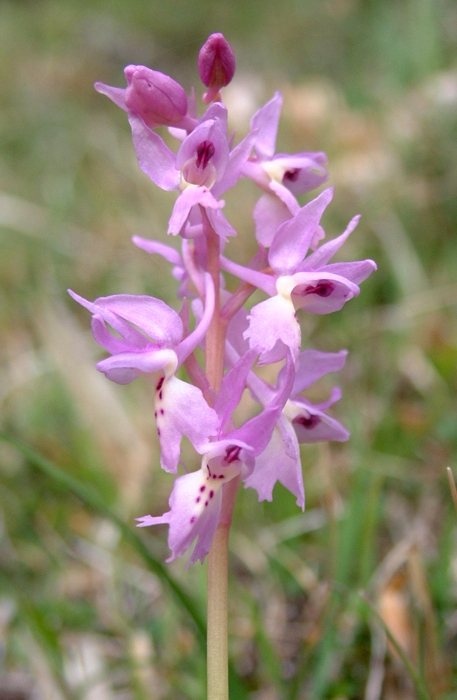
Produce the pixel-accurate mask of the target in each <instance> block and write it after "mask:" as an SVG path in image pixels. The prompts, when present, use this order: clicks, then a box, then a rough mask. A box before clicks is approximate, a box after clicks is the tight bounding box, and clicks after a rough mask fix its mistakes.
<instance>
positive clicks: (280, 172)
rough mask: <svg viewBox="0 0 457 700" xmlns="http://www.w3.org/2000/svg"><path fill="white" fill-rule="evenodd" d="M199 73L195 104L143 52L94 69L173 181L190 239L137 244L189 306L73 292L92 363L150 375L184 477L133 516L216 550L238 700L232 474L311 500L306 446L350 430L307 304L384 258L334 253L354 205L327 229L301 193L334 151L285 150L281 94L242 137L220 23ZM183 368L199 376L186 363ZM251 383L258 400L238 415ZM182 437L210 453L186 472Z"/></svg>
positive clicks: (173, 458) (231, 63)
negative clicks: (236, 201) (105, 76)
mask: <svg viewBox="0 0 457 700" xmlns="http://www.w3.org/2000/svg"><path fill="white" fill-rule="evenodd" d="M198 71H199V75H200V77H201V79H202V82H203V84H204V85H205V86H206V88H208V89H207V91H205V92H204V94H203V95H202V100H203V103H204V105H205V110H204V111H203V114H202V116H201V117H198V116H197V108H196V103H195V93H194V92H193V91H192V92H191V93H189V97H187V95H186V93H185V91H184V89H183V88H182V86H181V85H179V84H178V83H177V82H176V81H174V80H173V79H172V78H170V77H169V76H166V75H164V74H163V73H160V72H158V71H154V70H152V69H150V68H147V67H145V66H133V65H131V66H127V68H126V69H125V76H126V80H127V87H126V88H118V87H112V86H108V85H105V84H104V83H96V89H97V90H98V91H99V92H100V93H102V94H104V95H106V96H108V97H109V98H110V99H111V100H112V101H113V102H114V103H115V104H116V105H117V106H119V107H120V108H121V109H123V110H124V111H126V112H127V114H128V119H129V122H130V126H131V129H132V138H133V146H134V148H135V151H136V155H137V158H138V163H139V166H140V168H141V170H143V172H144V173H145V174H146V175H147V176H148V177H149V178H150V180H151V181H152V182H153V183H154V184H155V185H156V186H158V187H159V188H161V189H163V190H166V191H176V192H177V193H178V197H177V199H176V201H175V204H174V206H173V210H172V212H171V216H170V219H169V223H168V229H167V232H168V233H169V234H172V235H173V236H178V235H179V237H180V241H181V247H180V250H178V249H177V248H175V247H173V246H171V245H168V244H165V243H164V242H163V241H157V240H147V239H145V238H140V237H139V236H134V238H133V242H134V243H135V245H137V246H138V247H139V248H140V249H142V250H144V251H145V252H147V253H148V254H152V255H155V254H158V255H160V256H162V258H163V259H164V260H165V262H166V263H167V264H169V265H171V270H172V274H173V276H174V278H175V279H176V280H177V281H178V283H179V288H178V290H177V297H178V299H179V300H180V302H181V303H182V306H181V310H180V311H179V313H178V312H177V311H175V310H174V309H173V308H171V306H168V305H167V304H165V303H164V302H163V301H161V300H160V299H157V298H155V297H151V296H144V295H143V296H142V295H132V294H118V295H113V296H107V297H100V298H98V299H96V300H95V301H93V302H91V301H88V300H86V299H85V298H83V297H82V296H79V295H78V294H76V293H75V292H71V291H70V294H71V296H72V297H73V299H75V300H76V301H77V302H78V303H79V304H81V305H82V306H83V307H85V308H86V309H88V310H89V311H90V312H91V314H92V331H93V335H94V338H95V340H96V341H97V343H98V344H99V345H100V346H101V347H102V348H104V350H105V351H107V353H108V355H109V356H108V357H105V358H104V359H102V360H100V361H99V362H98V363H97V369H98V370H99V371H101V372H103V373H104V374H105V376H106V377H107V378H108V379H110V380H111V381H114V382H117V383H118V384H128V383H129V382H131V381H133V380H134V379H135V378H137V377H140V376H141V377H143V378H144V379H146V380H147V381H148V382H149V383H150V384H151V385H152V397H151V402H152V403H153V405H154V415H155V420H156V425H157V433H158V437H159V443H160V450H161V458H160V462H161V466H162V467H163V469H164V470H165V471H167V472H169V473H171V474H172V475H176V476H173V478H174V483H173V486H172V488H171V494H170V498H169V510H168V511H166V512H165V513H163V514H162V515H144V516H142V517H139V518H137V521H138V526H139V527H146V526H149V525H163V524H166V525H168V526H169V532H168V544H169V547H170V550H171V555H170V558H169V560H168V561H172V560H174V559H176V558H178V557H181V556H182V555H184V554H185V553H186V552H188V550H190V549H191V548H192V547H193V551H192V552H191V554H190V558H189V563H195V562H196V561H200V562H203V561H204V560H205V559H206V557H208V559H209V566H208V634H209V637H208V679H209V680H208V698H209V700H216V699H217V700H228V690H227V688H228V685H227V664H226V659H225V657H226V635H227V601H226V598H225V597H224V596H222V599H221V596H220V591H221V590H222V591H223V590H225V589H226V580H225V576H226V574H225V572H226V569H227V558H228V544H227V542H228V532H229V528H230V524H231V520H232V514H233V508H234V504H235V499H236V495H237V490H238V486H239V484H240V483H243V484H244V487H245V488H253V489H254V490H255V491H256V492H257V495H258V498H259V500H271V499H272V497H273V489H274V487H275V484H276V483H278V482H279V483H281V484H283V485H284V486H285V487H286V488H287V489H289V491H291V492H292V493H293V494H294V495H295V497H296V499H297V505H298V506H299V507H301V508H304V505H305V493H304V483H303V474H302V469H301V462H300V444H302V443H311V442H317V441H327V440H333V441H345V440H347V439H348V437H349V433H348V431H347V430H346V428H345V427H344V426H343V425H342V424H341V423H340V422H339V421H338V420H337V419H336V418H333V417H332V416H331V415H329V414H328V409H329V408H330V407H331V406H332V405H333V404H334V403H335V402H336V401H338V400H339V399H340V397H341V391H340V390H339V389H338V388H334V389H333V390H332V392H331V394H330V397H329V398H328V399H327V400H326V401H324V402H321V403H319V404H315V403H312V402H311V401H310V400H309V399H308V398H306V396H305V395H304V394H303V392H305V391H306V390H307V389H308V388H309V387H310V386H311V385H312V384H313V383H314V382H316V381H317V380H319V379H320V378H321V377H323V376H324V375H326V374H328V373H330V372H335V371H338V370H340V369H341V368H342V367H343V365H344V363H345V360H346V355H347V352H346V351H345V350H341V351H340V352H332V353H329V352H321V351H318V350H314V349H311V348H305V349H303V348H302V333H301V328H300V324H299V321H298V319H297V311H298V310H303V311H307V312H309V313H313V314H327V313H331V312H335V311H339V310H340V309H342V308H343V306H344V304H345V303H346V302H347V301H349V300H350V299H352V298H353V297H355V296H357V295H358V294H359V292H360V288H359V285H360V283H361V282H362V281H363V280H365V279H366V278H367V277H368V276H369V275H370V274H371V273H372V272H373V271H374V270H375V269H376V265H375V263H374V262H373V261H372V260H361V261H354V262H333V263H332V262H330V261H331V259H332V257H333V256H334V255H335V253H336V252H337V251H338V250H339V248H340V247H341V246H342V245H343V243H344V241H345V240H346V239H347V238H348V236H349V235H350V234H351V233H352V231H353V230H354V229H355V227H356V226H357V223H358V221H359V217H358V216H356V217H354V218H353V219H352V220H351V221H350V222H349V224H348V226H347V228H346V230H345V231H344V232H343V233H342V234H341V235H339V236H338V237H337V238H334V239H333V240H329V241H327V242H325V243H322V240H323V239H324V238H325V231H324V229H323V227H322V225H321V218H322V216H323V214H324V212H325V210H326V208H327V206H328V205H329V203H330V201H331V200H332V196H333V189H331V188H328V189H325V190H324V191H323V192H321V193H320V194H319V195H318V196H317V197H315V198H314V199H311V200H310V201H308V202H307V203H306V204H304V205H303V206H301V205H300V204H299V203H298V201H297V199H296V197H297V196H299V195H302V194H304V193H307V192H309V191H310V190H311V189H314V188H315V187H318V186H320V185H321V184H323V183H324V182H325V180H326V179H327V170H326V168H325V166H326V163H327V159H326V156H325V154H324V153H320V152H316V153H313V152H309V151H302V152H300V153H297V154H284V153H276V138H277V131H278V123H279V116H280V110H281V106H282V97H281V95H280V93H278V92H277V93H275V95H274V97H273V98H272V99H271V100H270V101H269V102H267V103H266V104H265V105H263V107H260V109H258V111H257V112H256V113H255V114H254V116H253V118H252V120H251V124H250V130H249V132H248V134H247V135H245V136H244V138H242V139H241V140H240V141H239V142H238V144H237V145H235V146H234V145H233V143H234V141H235V136H234V135H231V136H229V134H228V127H227V123H228V111H227V108H226V107H225V106H224V104H223V102H222V92H223V88H224V87H225V86H226V85H227V84H228V83H229V82H230V81H231V79H232V78H233V75H234V71H235V57H234V54H233V51H232V49H231V47H230V44H229V43H228V42H227V41H226V39H225V38H224V37H223V35H222V34H213V35H211V36H210V37H209V38H208V40H207V42H205V44H204V45H203V47H202V49H201V51H200V54H199V59H198ZM161 127H168V131H169V133H170V134H171V135H172V136H173V137H175V139H176V143H177V146H176V148H175V149H174V150H173V149H172V148H171V147H169V146H168V145H167V143H165V141H164V140H163V139H162V137H161V136H160V134H159V133H158V132H157V130H158V129H159V128H161ZM241 178H249V179H251V180H252V181H253V182H254V183H255V184H256V185H257V186H258V188H259V189H260V198H259V200H258V202H257V204H256V205H255V207H254V211H253V218H254V222H255V234H256V239H257V244H258V248H257V252H256V253H255V254H254V257H253V258H252V259H251V260H250V261H247V262H246V264H240V263H235V262H234V261H233V260H231V259H230V257H229V256H228V255H226V253H225V247H227V249H228V248H229V245H228V243H229V239H230V237H233V236H236V235H237V231H236V229H235V228H234V226H233V225H232V223H231V222H230V221H229V220H228V218H226V216H225V215H224V214H223V213H222V210H223V208H224V206H225V202H224V200H223V199H221V197H222V196H223V195H224V193H225V192H227V191H228V190H230V189H232V188H234V187H235V186H236V185H237V183H238V182H239V180H240V179H241ZM225 273H229V274H230V275H233V276H234V277H235V278H238V280H239V285H238V288H237V289H235V290H234V291H231V290H230V289H227V288H226V287H227V282H226V280H225ZM228 286H230V285H228ZM256 290H260V291H261V292H263V293H264V294H265V295H266V297H267V298H266V299H264V300H263V301H260V302H258V303H256V304H254V306H252V308H250V310H249V309H248V308H246V306H245V304H246V303H247V301H248V299H249V297H250V296H251V294H252V293H253V292H254V291H256ZM191 312H192V315H191ZM192 319H194V320H192ZM192 328H193V330H192ZM202 358H203V361H202ZM274 363H280V364H278V365H276V366H272V367H271V372H272V373H273V376H274V377H275V379H272V380H270V381H268V382H267V381H265V380H263V379H261V378H260V376H259V370H258V367H260V366H261V365H273V364H274ZM182 367H183V368H184V369H185V370H186V372H187V376H188V380H189V381H185V380H184V379H182V378H181V377H178V376H177V372H178V371H179V370H180V368H182ZM245 392H249V393H250V395H251V397H252V398H253V399H254V401H255V403H256V405H257V411H256V412H255V415H253V416H252V417H247V418H246V419H245V420H244V422H242V423H241V425H237V420H236V416H237V415H238V413H237V409H238V407H239V405H240V402H241V401H242V398H243V395H244V394H245ZM183 436H186V437H187V438H188V440H189V442H190V443H191V446H192V448H193V450H194V453H195V456H196V461H198V463H199V465H200V466H199V467H198V468H197V469H194V470H192V469H191V470H189V471H187V469H186V470H185V473H181V474H179V475H177V472H178V467H179V466H180V464H182V462H181V461H180V460H181V441H182V438H183ZM182 466H184V465H182ZM221 608H222V609H221ZM224 640H225V641H224ZM224 659H225V661H224Z"/></svg>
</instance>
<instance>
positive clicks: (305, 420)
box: [292, 414, 321, 430]
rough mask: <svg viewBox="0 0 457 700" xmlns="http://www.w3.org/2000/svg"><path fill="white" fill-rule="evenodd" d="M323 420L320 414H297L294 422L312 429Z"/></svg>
mask: <svg viewBox="0 0 457 700" xmlns="http://www.w3.org/2000/svg"><path fill="white" fill-rule="evenodd" d="M320 422H321V419H320V418H319V416H313V415H311V414H310V415H309V416H297V417H296V418H294V419H293V421H292V423H295V424H296V425H301V426H302V427H303V428H306V429H307V430H312V428H315V427H316V425H318V424H319V423H320Z"/></svg>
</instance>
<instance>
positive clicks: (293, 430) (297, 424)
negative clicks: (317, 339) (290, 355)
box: [245, 350, 349, 508]
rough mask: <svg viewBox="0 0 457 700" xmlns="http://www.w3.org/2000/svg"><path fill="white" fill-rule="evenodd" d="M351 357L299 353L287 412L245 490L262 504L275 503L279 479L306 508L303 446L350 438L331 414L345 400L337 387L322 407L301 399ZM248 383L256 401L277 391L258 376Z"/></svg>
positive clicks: (283, 413)
mask: <svg viewBox="0 0 457 700" xmlns="http://www.w3.org/2000/svg"><path fill="white" fill-rule="evenodd" d="M346 356H347V351H346V350H341V351H340V352H337V353H326V352H319V351H318V350H304V351H303V352H301V353H300V355H299V361H298V369H297V372H296V375H295V379H294V384H293V387H292V391H291V395H290V398H289V399H288V401H287V402H286V404H285V406H284V408H283V410H282V413H281V416H280V418H279V419H278V422H277V424H276V426H275V429H274V431H273V434H272V436H271V439H270V442H269V443H268V446H267V448H266V449H265V450H264V451H263V452H262V453H261V454H259V456H258V457H257V458H256V461H255V467H254V469H253V471H252V473H251V474H250V475H249V476H248V478H247V479H246V480H245V486H250V487H251V488H253V489H255V490H256V491H257V493H258V495H259V500H261V501H262V500H268V501H271V500H272V498H273V487H274V485H275V484H276V482H278V481H279V482H280V483H281V484H282V485H283V486H285V487H286V489H288V490H289V491H291V493H293V494H294V496H296V498H297V505H299V506H300V507H301V508H304V507H305V493H304V487H303V474H302V467H301V460H300V448H299V443H303V442H308V443H310V442H320V441H327V440H336V441H338V442H344V441H346V440H348V438H349V433H348V431H347V430H346V428H344V427H343V426H342V425H341V423H339V422H338V421H337V420H335V419H334V418H332V417H331V416H329V415H327V413H326V410H327V409H328V408H329V407H330V406H331V405H332V404H333V403H335V401H338V399H339V398H340V397H341V392H340V390H339V389H338V388H335V389H333V391H332V394H331V396H330V399H329V400H328V401H326V402H324V403H321V404H313V403H311V402H310V401H308V399H305V398H304V397H302V396H300V394H301V393H302V392H303V391H305V390H306V389H308V388H309V387H310V386H311V385H312V384H314V382H316V381H317V380H318V379H320V378H321V377H323V376H324V375H326V374H328V373H329V372H336V371H338V370H340V369H341V368H342V367H343V366H344V363H345V361H346ZM279 380H280V381H281V377H279ZM247 384H248V386H249V388H250V390H251V392H252V393H253V395H254V396H255V398H257V400H259V401H261V402H262V403H265V402H266V401H271V400H272V396H274V394H275V391H277V390H276V389H274V388H273V387H271V386H270V385H269V384H267V383H266V382H263V381H262V380H261V379H259V378H258V377H257V376H256V375H254V374H253V373H250V374H249V375H248V378H247Z"/></svg>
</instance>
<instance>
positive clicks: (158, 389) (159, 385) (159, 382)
mask: <svg viewBox="0 0 457 700" xmlns="http://www.w3.org/2000/svg"><path fill="white" fill-rule="evenodd" d="M164 381H165V377H160V379H159V381H158V382H157V386H156V390H157V391H160V390H161V388H162V384H163V383H164Z"/></svg>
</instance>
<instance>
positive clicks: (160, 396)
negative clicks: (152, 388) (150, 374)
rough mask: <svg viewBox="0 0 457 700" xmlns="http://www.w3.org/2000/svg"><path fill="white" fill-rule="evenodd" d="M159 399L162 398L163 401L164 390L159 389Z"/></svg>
mask: <svg viewBox="0 0 457 700" xmlns="http://www.w3.org/2000/svg"><path fill="white" fill-rule="evenodd" d="M159 399H160V400H161V401H162V399H163V391H162V390H160V391H159Z"/></svg>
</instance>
